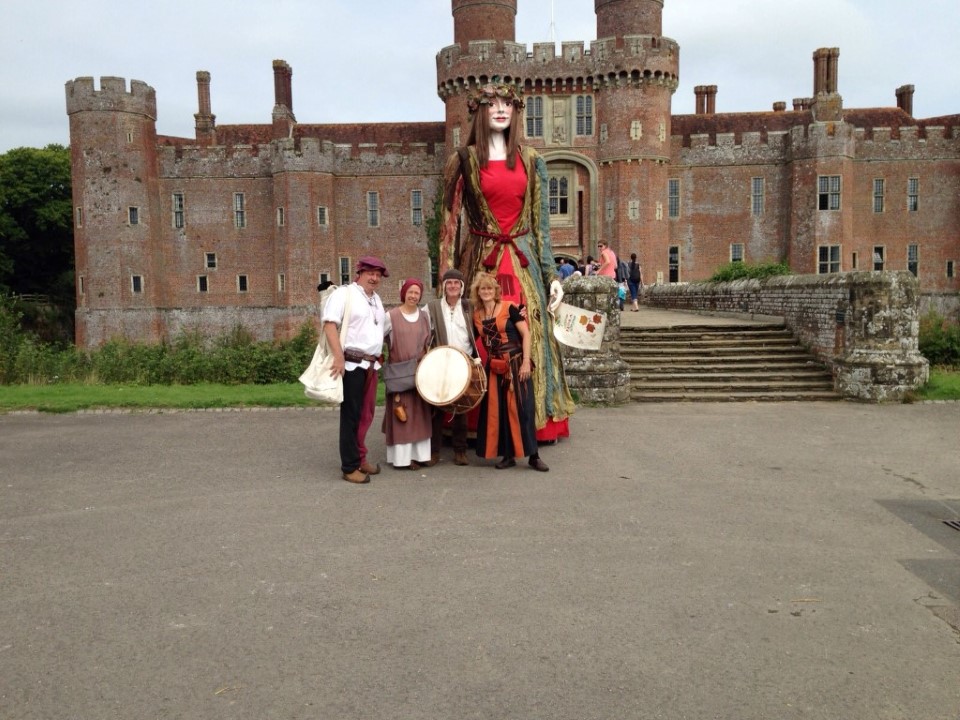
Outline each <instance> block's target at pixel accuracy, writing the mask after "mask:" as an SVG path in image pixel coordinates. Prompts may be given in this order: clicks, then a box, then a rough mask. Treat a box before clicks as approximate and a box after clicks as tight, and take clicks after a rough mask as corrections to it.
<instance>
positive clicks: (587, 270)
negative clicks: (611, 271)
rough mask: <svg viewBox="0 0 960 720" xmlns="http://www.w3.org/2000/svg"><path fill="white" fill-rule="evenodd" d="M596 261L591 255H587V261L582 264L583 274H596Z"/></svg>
mask: <svg viewBox="0 0 960 720" xmlns="http://www.w3.org/2000/svg"><path fill="white" fill-rule="evenodd" d="M597 267H598V265H597V262H596V260H594V259H593V255H587V262H586V263H584V266H583V274H584V275H596V274H597Z"/></svg>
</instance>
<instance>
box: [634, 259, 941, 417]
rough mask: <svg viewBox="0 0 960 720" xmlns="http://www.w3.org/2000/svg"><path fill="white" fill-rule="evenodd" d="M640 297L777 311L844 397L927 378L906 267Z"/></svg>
mask: <svg viewBox="0 0 960 720" xmlns="http://www.w3.org/2000/svg"><path fill="white" fill-rule="evenodd" d="M645 302H646V303H647V304H649V305H653V306H655V307H662V308H672V309H677V310H693V311H700V312H712V313H731V314H739V315H743V314H746V315H750V316H754V317H757V316H774V317H782V318H783V319H784V322H785V323H786V325H787V327H788V328H789V329H790V330H791V331H792V332H793V333H794V334H795V335H796V336H797V338H798V339H799V340H800V342H801V343H803V344H804V345H805V346H806V347H808V348H809V349H810V350H811V351H812V352H813V353H814V354H815V355H816V356H817V357H818V358H820V359H821V360H822V361H823V362H825V363H827V364H828V365H829V366H830V368H831V369H832V370H833V374H834V383H835V386H836V388H837V390H838V391H839V392H840V393H841V394H843V395H844V397H848V398H852V399H858V400H869V401H875V402H879V401H884V400H902V399H903V398H904V397H905V396H906V394H907V393H908V392H909V391H910V390H912V389H914V388H916V387H919V386H920V385H922V384H924V383H925V382H926V381H927V379H928V378H929V373H930V368H929V363H927V361H926V359H925V358H924V357H923V356H922V355H921V354H920V352H919V349H918V333H919V328H920V322H919V318H920V314H919V312H920V311H919V285H918V282H917V279H916V278H915V277H914V276H913V275H912V274H910V273H908V272H862V273H837V274H830V275H789V276H784V277H775V278H769V279H767V280H739V281H736V282H728V283H693V284H690V285H656V286H653V287H651V288H649V290H648V292H647V294H646V296H645Z"/></svg>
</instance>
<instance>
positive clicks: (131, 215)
mask: <svg viewBox="0 0 960 720" xmlns="http://www.w3.org/2000/svg"><path fill="white" fill-rule="evenodd" d="M127 222H128V223H129V224H130V225H139V224H140V208H138V207H128V208H127Z"/></svg>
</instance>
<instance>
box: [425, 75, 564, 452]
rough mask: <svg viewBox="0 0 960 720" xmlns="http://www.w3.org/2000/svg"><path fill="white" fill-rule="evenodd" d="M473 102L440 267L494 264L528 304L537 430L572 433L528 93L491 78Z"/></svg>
mask: <svg viewBox="0 0 960 720" xmlns="http://www.w3.org/2000/svg"><path fill="white" fill-rule="evenodd" d="M467 107H468V110H469V111H470V114H471V125H470V135H469V138H468V140H467V147H465V148H461V149H459V150H457V151H456V152H454V153H452V154H451V155H450V157H449V159H448V161H447V165H446V168H445V170H444V191H443V192H444V194H443V222H442V224H441V228H440V267H441V268H442V269H443V270H446V269H447V268H449V267H456V268H457V269H458V270H460V272H461V273H463V276H464V278H466V279H467V280H469V279H470V278H473V277H475V275H476V273H477V272H481V271H485V272H488V273H490V274H491V275H493V276H494V278H495V279H496V281H497V282H498V283H499V284H500V289H501V292H502V293H503V297H504V299H505V300H507V301H509V302H511V303H513V304H514V305H518V306H523V307H524V308H525V311H526V319H527V323H528V329H529V331H530V339H531V345H532V352H533V356H534V357H535V358H536V359H537V362H536V364H535V365H534V367H533V389H534V393H535V395H536V402H535V417H536V419H535V422H536V428H537V438H538V439H539V440H540V441H541V442H555V441H556V440H557V439H558V438H561V437H568V436H569V434H570V427H569V417H570V415H571V414H572V413H573V411H574V402H573V397H572V396H571V395H570V389H569V387H568V386H567V380H566V377H565V375H564V372H563V358H562V355H561V353H560V345H559V343H558V342H557V340H556V338H555V337H554V335H553V318H552V316H551V314H550V313H549V312H548V310H550V309H555V308H556V307H557V306H559V304H560V302H561V300H562V299H563V288H562V287H561V285H560V282H559V280H558V279H557V266H556V262H555V261H554V256H553V248H552V246H551V244H550V198H549V193H548V192H547V187H548V185H547V183H548V178H547V166H546V163H545V161H544V160H543V158H542V157H541V156H540V155H539V154H538V153H537V151H536V150H535V149H534V148H532V147H525V146H524V147H521V146H520V141H519V138H520V136H521V135H522V129H521V126H522V123H521V122H519V121H520V120H521V118H520V117H519V115H518V113H519V111H520V110H521V109H522V108H523V99H522V97H521V95H520V93H519V92H518V90H517V88H516V87H515V86H513V85H509V84H502V83H498V82H494V83H491V84H488V85H484V86H483V87H481V88H480V89H479V91H478V92H476V93H474V94H472V95H471V96H470V97H469V99H468V102H467ZM461 211H462V214H463V222H462V227H463V230H464V237H463V238H458V225H459V223H458V220H459V219H460V216H461ZM474 310H476V308H475V309H474Z"/></svg>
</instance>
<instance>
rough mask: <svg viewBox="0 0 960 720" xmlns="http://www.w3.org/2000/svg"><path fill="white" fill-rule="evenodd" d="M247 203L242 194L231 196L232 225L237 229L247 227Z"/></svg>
mask: <svg viewBox="0 0 960 720" xmlns="http://www.w3.org/2000/svg"><path fill="white" fill-rule="evenodd" d="M246 206H247V201H246V198H245V197H244V194H243V193H234V194H233V224H234V226H235V227H238V228H245V227H246V226H247V211H246Z"/></svg>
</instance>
